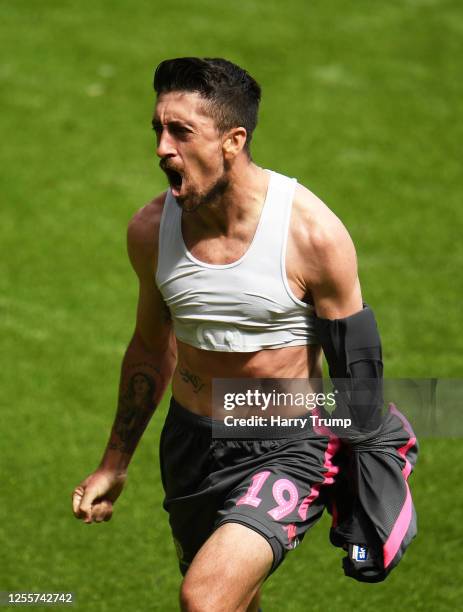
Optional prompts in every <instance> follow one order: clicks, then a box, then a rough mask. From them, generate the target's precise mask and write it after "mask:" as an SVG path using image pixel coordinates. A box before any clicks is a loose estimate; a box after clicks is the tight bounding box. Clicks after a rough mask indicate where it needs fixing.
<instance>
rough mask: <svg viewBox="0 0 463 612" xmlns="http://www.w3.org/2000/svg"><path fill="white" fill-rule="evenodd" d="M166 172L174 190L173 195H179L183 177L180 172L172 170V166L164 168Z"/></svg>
mask: <svg viewBox="0 0 463 612" xmlns="http://www.w3.org/2000/svg"><path fill="white" fill-rule="evenodd" d="M164 172H165V173H166V176H167V180H168V181H169V185H170V188H171V191H172V195H173V196H177V195H179V194H180V191H181V189H182V182H183V177H182V175H181V174H180V172H177V171H176V170H172V169H171V168H164Z"/></svg>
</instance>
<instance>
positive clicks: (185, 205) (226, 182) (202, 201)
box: [175, 162, 230, 213]
mask: <svg viewBox="0 0 463 612" xmlns="http://www.w3.org/2000/svg"><path fill="white" fill-rule="evenodd" d="M227 170H228V168H227V163H226V162H224V167H223V171H222V174H221V176H220V177H219V178H218V179H217V180H216V181H215V182H214V183H213V184H212V185H211V187H209V189H208V190H207V191H206V192H203V193H201V192H199V191H192V192H190V193H189V194H187V195H183V196H178V197H177V198H175V200H176V202H177V204H178V205H179V206H180V208H181V209H182V211H183V212H185V213H193V212H196V211H197V210H198V209H199V208H200V207H201V208H206V207H207V208H216V207H218V206H220V204H221V201H222V200H223V197H224V195H225V194H226V192H227V191H228V188H229V186H230V179H229V177H228V172H227Z"/></svg>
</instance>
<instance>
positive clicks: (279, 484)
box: [268, 478, 299, 521]
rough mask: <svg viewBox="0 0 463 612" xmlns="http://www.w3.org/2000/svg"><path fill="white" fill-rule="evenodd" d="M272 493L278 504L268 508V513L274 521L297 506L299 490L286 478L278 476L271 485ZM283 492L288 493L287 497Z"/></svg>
mask: <svg viewBox="0 0 463 612" xmlns="http://www.w3.org/2000/svg"><path fill="white" fill-rule="evenodd" d="M272 493H273V497H274V498H275V501H276V503H277V504H278V506H277V507H276V508H272V510H269V511H268V513H269V514H270V516H271V517H272V518H274V519H275V520H276V521H279V520H280V519H282V518H283V517H284V516H287V515H288V514H290V513H291V512H292V511H293V510H294V508H295V507H296V506H297V502H298V500H299V492H298V490H297V487H296V485H295V484H294V483H293V482H291V481H290V480H288V479H287V478H280V479H279V480H277V481H276V482H275V484H274V485H273V489H272ZM283 493H289V499H285V497H284V495H283Z"/></svg>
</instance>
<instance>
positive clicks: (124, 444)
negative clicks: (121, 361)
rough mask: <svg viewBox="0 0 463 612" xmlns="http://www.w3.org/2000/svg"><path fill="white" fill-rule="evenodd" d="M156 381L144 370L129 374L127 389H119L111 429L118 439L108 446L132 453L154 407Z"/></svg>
mask: <svg viewBox="0 0 463 612" xmlns="http://www.w3.org/2000/svg"><path fill="white" fill-rule="evenodd" d="M156 391H157V386H156V381H155V379H154V377H153V376H150V375H149V374H146V372H141V371H137V372H135V373H134V374H132V375H131V377H130V379H129V383H128V385H127V390H126V391H125V392H124V391H121V394H120V397H119V405H118V408H117V414H116V420H115V422H114V427H113V431H114V433H115V434H116V437H117V438H118V439H116V440H114V438H113V439H112V440H111V442H110V443H109V448H111V449H115V450H119V451H121V452H124V453H133V451H134V450H135V447H136V445H137V442H138V440H139V439H140V436H141V435H142V433H143V431H144V430H145V428H146V426H147V424H148V421H149V420H150V418H151V415H152V414H153V411H154V409H155V407H156V406H155V395H156Z"/></svg>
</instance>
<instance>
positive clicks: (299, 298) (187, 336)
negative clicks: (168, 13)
mask: <svg viewBox="0 0 463 612" xmlns="http://www.w3.org/2000/svg"><path fill="white" fill-rule="evenodd" d="M154 88H155V90H156V93H157V101H156V106H155V111H154V117H153V121H152V123H153V129H154V131H155V134H156V141H157V149H156V153H157V156H158V157H159V158H160V167H161V169H162V170H163V171H164V172H165V174H166V175H167V179H168V182H169V189H168V190H167V191H166V192H165V193H163V194H161V195H159V196H158V197H156V198H155V199H153V201H152V202H150V203H149V204H147V205H146V206H145V207H143V208H142V209H141V210H139V211H138V212H137V213H136V214H135V216H134V217H133V219H132V220H131V221H130V224H129V228H128V252H129V257H130V261H131V263H132V266H133V268H134V270H135V272H136V274H137V276H138V279H139V299H138V308H137V316H136V326H135V331H134V334H133V337H132V339H131V341H130V343H129V345H128V348H127V351H126V353H125V356H124V359H123V363H122V372H121V382H120V395H119V397H120V399H119V407H118V410H117V414H116V417H115V421H114V425H113V427H112V430H111V434H110V439H109V442H108V445H107V448H106V450H105V452H104V455H103V458H102V460H101V463H100V465H99V467H98V468H97V470H96V471H95V472H94V473H92V474H91V475H90V476H88V477H87V478H86V479H85V480H84V481H83V482H82V483H81V484H80V485H79V486H77V487H76V489H75V490H74V492H73V511H74V514H75V516H76V517H77V518H80V519H83V520H84V522H86V523H92V522H101V521H105V520H108V519H109V518H111V514H112V511H113V504H114V502H115V501H116V499H117V498H118V496H119V495H120V493H121V491H122V488H123V486H124V482H125V479H126V473H127V468H128V465H129V462H130V460H131V457H132V455H133V453H134V451H135V448H136V446H137V443H138V442H139V440H140V438H141V436H142V434H143V431H144V430H145V428H146V426H147V424H148V422H149V420H150V418H151V416H152V414H153V412H154V411H155V409H156V406H157V404H158V403H159V401H160V400H161V398H162V396H163V394H164V392H165V390H166V387H167V385H168V384H169V382H171V381H172V395H173V397H172V399H171V405H170V410H169V414H168V416H167V419H166V422H165V425H164V429H163V432H162V436H161V443H160V453H161V474H162V482H163V486H164V489H165V495H166V497H165V502H164V507H165V508H166V510H167V511H168V513H169V519H170V525H171V528H172V534H173V538H174V541H175V544H176V547H177V551H178V555H179V561H180V568H181V571H182V572H183V574H184V579H183V582H182V586H181V592H180V602H181V608H182V610H188V611H193V610H194V611H200V610H204V611H208V612H210V611H212V610H213V611H214V612H218V611H219V610H224V611H225V610H227V611H232V610H233V611H235V610H249V611H254V610H257V609H258V606H259V589H260V587H261V585H262V583H263V582H264V580H265V579H266V577H267V576H268V575H269V574H270V573H271V572H273V571H274V570H275V569H276V568H277V567H278V565H279V564H280V563H281V562H282V560H283V558H284V556H285V553H286V551H288V550H290V549H291V548H294V547H295V546H296V545H297V543H298V541H300V539H301V538H302V537H303V535H304V533H305V532H306V531H307V529H308V528H310V527H311V526H312V524H314V522H315V521H316V520H317V519H318V518H319V516H320V515H321V513H322V511H323V503H322V501H321V496H319V495H318V493H319V490H320V487H321V486H322V485H324V484H326V483H327V482H328V480H329V479H328V478H327V475H328V474H329V470H330V458H331V454H330V453H331V451H332V450H333V449H332V448H330V440H329V438H328V437H327V436H325V437H324V436H319V437H318V438H317V439H315V438H312V439H310V440H309V439H307V438H305V437H304V436H301V432H300V431H298V430H296V428H294V430H293V429H291V428H289V429H288V431H287V433H286V434H285V437H284V438H281V439H277V440H275V439H267V438H266V437H265V436H264V435H263V436H262V437H261V438H260V439H259V437H258V436H257V439H253V440H249V439H244V440H242V439H229V440H227V439H214V438H213V436H212V434H211V423H212V416H213V415H212V398H211V395H212V394H211V389H212V381H213V379H217V378H232V379H233V378H274V377H279V378H290V379H292V378H305V379H307V380H308V381H309V382H310V380H316V379H320V378H321V376H322V369H321V355H322V348H323V350H324V351H325V354H326V356H327V359H328V362H329V366H330V370H332V371H333V372H334V373H335V374H336V376H341V377H342V376H348V375H349V374H351V369H352V368H351V367H350V366H351V364H349V363H348V360H347V361H346V351H345V350H344V349H345V346H344V343H346V342H347V343H348V342H349V338H350V335H351V333H352V332H351V331H350V329H351V324H350V322H351V321H353V322H354V327H355V339H356V347H357V348H359V349H362V337H363V334H365V338H368V342H367V345H368V347H369V352H368V354H367V358H366V361H367V362H368V360H369V359H370V360H371V361H372V362H376V366H375V368H376V370H374V371H377V370H378V368H377V363H379V362H380V356H378V355H379V353H378V351H379V352H380V349H379V348H378V347H379V344H380V343H379V338H377V330H376V325H375V323H374V317H373V315H372V313H371V310H370V309H368V308H367V307H364V305H363V303H362V296H361V290H360V284H359V279H358V276H357V264H356V254H355V249H354V246H353V244H352V241H351V238H350V237H349V234H348V232H347V231H346V229H345V227H344V226H343V224H342V223H341V221H340V220H339V219H338V218H337V217H336V216H335V215H334V214H333V212H331V211H330V210H329V209H328V208H327V206H325V204H324V203H323V202H321V201H320V200H319V199H318V198H317V197H316V196H315V195H314V194H313V193H311V192H310V191H309V190H308V189H307V188H305V187H304V186H302V185H300V184H299V183H297V181H296V180H295V179H290V178H287V177H286V176H283V175H281V174H278V173H276V172H273V171H269V170H265V169H263V168H261V167H259V166H258V165H257V164H256V163H255V162H254V161H253V159H252V157H251V148H250V145H251V138H252V135H253V131H254V128H255V127H256V123H257V113H258V106H259V101H260V96H261V90H260V87H259V85H258V84H257V82H256V81H255V80H254V79H253V78H252V77H251V76H250V75H249V74H248V73H247V72H246V71H245V70H243V69H241V68H240V67H238V66H236V65H234V64H233V63H231V62H229V61H226V60H224V59H201V58H177V59H173V60H166V61H164V62H162V63H161V64H160V65H159V66H158V68H157V70H156V74H155V79H154ZM285 121H286V117H285V111H284V109H282V113H281V120H280V122H279V123H278V125H275V128H274V129H275V130H284V129H285ZM340 322H341V323H342V329H343V330H344V331H343V334H342V337H338V336H336V333H335V328H336V329H338V328H339V325H341V323H340ZM336 326H337V327H336ZM372 336H373V337H374V341H373V343H372V342H371V337H372ZM372 345H373V348H372ZM375 347H376V348H375ZM375 351H376V352H375ZM364 363H365V359H364ZM373 369H374V368H373ZM371 371H373V370H369V369H368V367H367V369H366V370H364V371H362V374H363V375H364V376H367V375H368V376H370V375H371V374H370V372H371ZM288 501H289V505H288ZM285 503H286V506H285Z"/></svg>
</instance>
